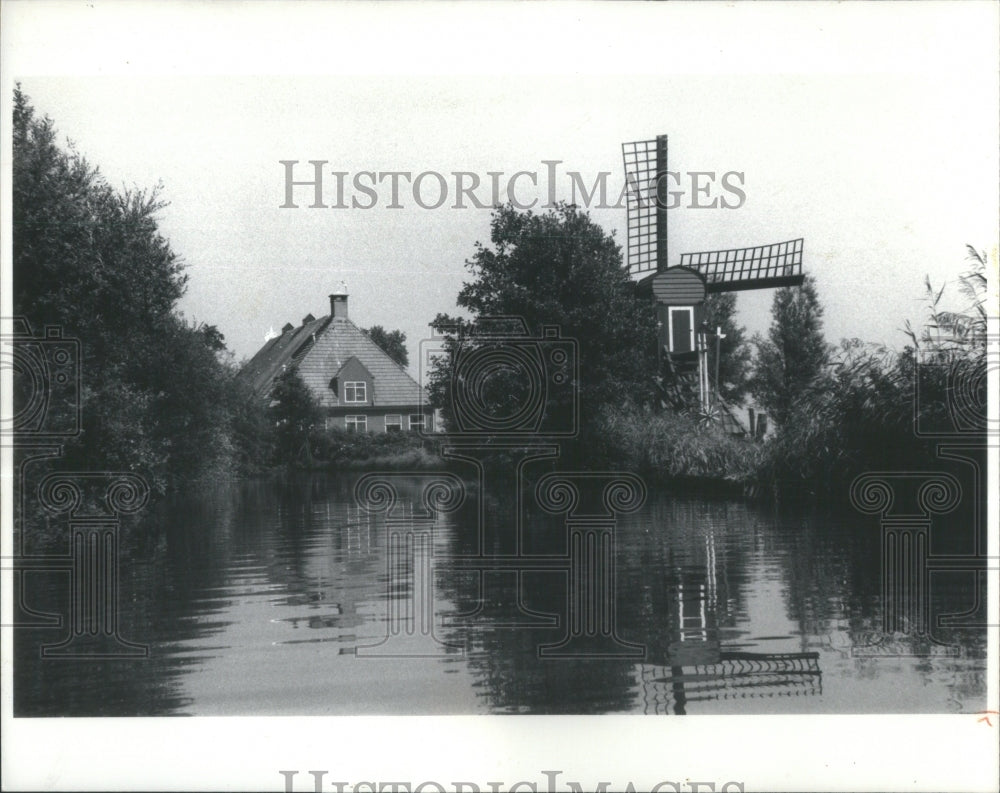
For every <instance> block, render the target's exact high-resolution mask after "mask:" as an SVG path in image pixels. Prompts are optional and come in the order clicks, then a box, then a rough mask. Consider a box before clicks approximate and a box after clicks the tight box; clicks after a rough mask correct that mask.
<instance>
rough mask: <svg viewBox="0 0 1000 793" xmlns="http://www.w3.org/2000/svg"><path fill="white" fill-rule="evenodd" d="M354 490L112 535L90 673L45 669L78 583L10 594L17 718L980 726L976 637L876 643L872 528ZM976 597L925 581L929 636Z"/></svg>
mask: <svg viewBox="0 0 1000 793" xmlns="http://www.w3.org/2000/svg"><path fill="white" fill-rule="evenodd" d="M360 476H361V475H359V474H355V475H350V476H348V475H340V476H335V475H301V476H293V477H289V478H285V479H281V480H268V481H251V482H242V483H234V484H232V485H225V486H220V487H218V488H216V489H214V490H213V491H212V492H210V493H201V494H198V495H192V496H188V497H186V498H175V499H172V500H169V501H167V502H162V503H159V504H157V505H155V506H153V507H150V508H148V510H147V513H148V514H146V513H144V514H142V516H141V518H140V519H138V520H136V521H133V522H130V523H126V524H125V525H123V526H122V528H121V529H120V530H119V537H118V542H119V545H118V575H117V587H118V588H117V592H116V593H114V598H113V600H114V601H115V602H114V604H113V610H114V615H113V616H114V618H113V619H112V617H111V616H107V615H106V616H107V619H105V621H104V622H103V623H102V625H103V629H110V628H111V627H113V628H114V631H115V632H116V633H115V635H113V636H111V637H110V639H109V641H106V642H104V644H103V645H102V646H103V647H104V650H103V651H102V655H103V657H77V656H75V655H74V654H73V653H72V652H69V653H65V652H61V651H59V649H58V648H61V649H62V650H65V649H66V648H67V647H70V648H72V646H73V643H72V642H69V644H67V639H68V638H72V636H71V631H72V625H73V624H74V623H73V620H72V619H71V609H72V608H73V607H74V601H73V599H72V598H71V596H70V593H71V592H72V591H73V590H72V588H71V580H72V579H71V572H70V571H68V570H66V569H62V568H60V566H59V565H53V566H52V567H51V569H45V567H44V565H41V566H39V565H36V566H35V569H32V570H30V571H25V572H23V573H22V574H21V577H20V579H19V583H23V595H22V600H21V606H23V608H24V609H27V611H28V612H29V614H30V615H35V616H33V617H30V618H28V619H27V621H31V620H32V619H33V620H34V621H35V622H44V621H45V619H43V617H39V616H38V615H50V621H51V622H52V623H53V624H51V625H42V626H40V627H19V628H17V629H16V631H15V653H16V658H15V670H14V673H15V692H14V693H15V713H16V715H20V716H42V715H79V716H97V715H116V716H128V715H172V714H177V715H341V714H472V713H578V714H599V713H633V714H659V715H683V714H744V713H800V714H808V713H955V712H975V711H978V710H982V709H983V708H985V707H986V706H985V695H986V679H985V635H984V631H982V630H977V629H972V628H958V629H944V628H938V627H935V628H934V629H933V631H932V633H933V638H932V640H930V641H928V640H926V639H921V638H914V637H913V634H912V632H910V633H908V634H898V635H893V636H885V635H883V633H882V625H883V622H882V620H883V603H882V587H881V582H882V578H881V561H880V560H881V542H882V541H881V534H880V529H879V524H878V520H877V518H875V517H872V516H866V515H860V514H858V513H854V512H825V511H821V510H817V509H812V510H807V511H803V510H792V509H786V510H776V509H775V508H772V507H762V506H759V505H756V504H754V503H750V502H746V501H743V500H720V499H709V498H701V497H691V496H685V495H683V494H677V493H666V492H657V491H656V490H654V489H650V490H649V492H648V493H646V495H645V501H644V503H643V504H642V506H641V507H639V508H638V509H636V510H634V511H626V510H622V511H619V512H614V511H612V512H611V513H608V512H607V510H606V509H605V510H604V512H603V515H604V516H603V517H596V518H595V517H594V516H600V515H601V514H602V508H601V504H602V503H603V504H604V505H605V507H606V506H607V504H608V503H609V502H607V500H606V499H605V500H603V501H602V498H603V496H602V497H598V498H592V499H589V500H588V498H587V495H588V494H587V493H586V492H584V493H583V496H584V497H583V498H582V500H579V503H576V505H575V507H572V506H569V507H568V506H567V504H566V503H565V501H563V502H562V504H561V507H565V508H566V509H563V511H562V513H560V509H559V508H558V507H560V503H557V502H559V499H560V498H562V497H563V496H565V492H563V493H562V495H560V491H559V490H558V488H557V489H555V490H553V491H552V493H551V494H550V496H551V497H550V498H549V500H548V502H547V509H546V508H543V507H544V506H545V505H544V504H543V505H541V506H540V505H539V503H535V502H536V499H534V498H533V497H531V496H532V494H533V493H535V492H536V491H535V490H533V489H532V488H530V487H526V488H523V490H525V491H526V492H527V495H526V496H525V497H524V498H523V499H522V500H521V502H520V504H519V505H518V500H517V499H516V498H515V497H513V495H512V494H511V493H509V492H506V491H505V492H502V493H501V492H500V491H501V490H503V488H498V489H497V492H496V493H495V494H491V493H490V492H487V491H485V490H483V489H482V488H481V487H477V486H475V485H473V484H469V483H467V482H466V483H465V484H462V485H459V486H457V487H456V486H455V481H457V480H454V479H452V478H450V477H448V476H447V475H444V481H443V484H442V485H441V486H440V487H438V489H437V491H436V495H435V496H434V497H432V498H430V500H429V501H428V499H427V496H426V493H427V492H428V491H427V483H428V481H430V480H432V479H434V477H435V476H436V475H433V474H422V475H419V476H412V477H401V476H392V477H389V479H390V480H391V484H390V486H389V490H388V491H386V490H385V489H384V488H383V489H381V490H379V489H378V488H375V489H371V490H368V491H366V494H367V495H366V496H365V498H364V499H362V501H361V505H359V498H360V496H359V494H360V493H361V490H360V489H359V488H361V487H362V485H363V486H367V485H370V484H371V483H372V481H373V480H372V478H371V477H370V476H369V478H368V479H366V480H365V481H364V482H363V483H361V485H359V481H358V480H359V477H360ZM587 487H589V485H587V483H586V482H585V483H584V485H583V488H582V489H583V491H586V490H587ZM594 487H595V488H596V487H598V485H596V484H595V485H594ZM459 491H461V492H459ZM513 492H514V493H516V488H515V489H514V491H513ZM387 493H388V495H387ZM591 495H592V494H591ZM590 501H593V502H594V503H593V504H591V503H590ZM612 502H613V503H612V504H611V505H612V506H615V504H617V502H614V499H612ZM428 503H429V504H431V506H432V507H433V508H432V509H428V508H427V504H428ZM363 506H364V507H365V508H362V507H363ZM618 506H621V504H618ZM626 506H627V507H629V505H626ZM632 506H634V505H632ZM553 507H557V508H555V509H554V508H553ZM629 508H631V507H629ZM608 514H612V518H611V519H608ZM65 542H66V540H65V538H63V539H58V540H56V539H53V540H52V543H51V545H52V548H56V551H58V548H57V546H58V544H59V543H65ZM52 548H50V550H52ZM62 553H65V550H63V551H62ZM975 577H976V574H975V573H974V572H973V573H969V572H961V571H960V572H957V573H954V574H950V575H935V576H934V577H933V578H932V584H933V586H932V587H931V588H930V597H929V604H928V608H929V619H930V622H931V624H934V625H937V622H938V617H940V616H942V615H948V614H962V613H967V612H970V613H971V612H975V610H976V608H977V591H976V581H975ZM59 615H62V616H61V617H60V616H59ZM109 626H110V627H109ZM83 638H84V639H86V638H87V637H86V636H84V637H83ZM104 638H105V639H108V638H109V637H104ZM135 645H139V646H140V647H138V648H137V647H136V646H135ZM78 646H79V647H81V648H83V651H84V652H89V650H88V648H89V647H90V645H88V644H87V643H86V642H82V643H78ZM53 647H55V648H57V651H56V652H52V650H51V648H53ZM108 647H111V648H112V650H114V649H115V648H118V650H117V651H113V652H110V653H109V652H107V648H108ZM44 648H50V649H49V650H45V649H44ZM142 648H145V650H143V649H142ZM116 653H117V655H116Z"/></svg>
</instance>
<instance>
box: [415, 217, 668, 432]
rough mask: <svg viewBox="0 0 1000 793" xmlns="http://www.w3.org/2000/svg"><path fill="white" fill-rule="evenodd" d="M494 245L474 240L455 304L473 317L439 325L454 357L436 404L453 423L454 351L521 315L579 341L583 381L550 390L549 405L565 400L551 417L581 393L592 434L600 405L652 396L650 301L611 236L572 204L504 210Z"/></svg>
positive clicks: (535, 328)
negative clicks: (496, 322)
mask: <svg viewBox="0 0 1000 793" xmlns="http://www.w3.org/2000/svg"><path fill="white" fill-rule="evenodd" d="M490 241H491V243H492V247H487V246H485V245H483V244H482V243H479V242H477V243H476V246H475V252H474V254H473V256H472V258H471V259H468V260H467V261H466V268H467V269H468V270H469V272H470V274H471V276H472V277H471V279H470V280H469V281H467V282H465V283H464V284H463V286H462V289H461V290H460V291H459V294H458V298H457V303H458V305H459V306H460V307H462V308H464V309H466V310H467V311H469V312H470V313H471V314H472V317H473V318H472V319H471V320H461V319H456V318H453V317H449V316H447V315H444V314H439V315H438V317H437V318H436V319H435V321H434V322H433V323H432V325H433V326H434V327H435V328H436V329H438V330H439V331H444V330H446V329H448V336H447V340H446V349H447V353H446V355H445V356H444V357H443V359H442V360H441V361H440V362H439V365H438V368H437V370H436V371H435V372H434V373H433V375H432V380H431V395H432V400H434V401H435V404H436V406H437V407H441V408H442V409H443V410H444V412H445V417H446V419H447V417H448V408H449V406H450V391H449V388H450V383H451V382H452V379H453V378H454V376H455V375H456V373H455V372H454V371H453V370H452V369H451V368H450V366H451V364H452V363H453V362H454V353H455V351H456V350H457V349H458V347H459V345H461V344H466V343H470V340H471V339H472V338H473V337H474V334H475V332H476V331H477V329H478V330H481V329H482V328H483V326H484V323H487V322H489V321H490V320H489V318H491V317H499V316H506V317H510V316H516V317H521V318H523V320H524V322H525V328H524V331H525V332H526V333H527V335H528V336H529V337H531V338H541V337H542V336H543V332H544V331H543V329H544V328H545V327H546V326H557V327H558V328H559V331H560V334H561V336H562V337H563V338H569V339H574V340H575V341H576V344H577V349H578V355H579V373H580V374H579V380H578V381H573V382H571V383H568V384H566V385H567V387H566V388H564V389H554V390H552V391H551V392H550V399H553V400H562V401H563V403H564V404H561V405H549V406H548V408H547V409H548V410H549V411H550V412H551V410H554V409H557V408H558V409H559V410H568V409H569V405H568V404H565V402H566V395H567V393H570V394H572V393H573V392H576V393H578V394H579V401H580V411H581V412H580V426H581V428H583V429H586V428H587V426H588V424H589V423H591V422H592V420H593V419H594V417H595V415H596V411H598V410H599V409H600V408H602V407H603V406H606V405H612V404H615V405H618V404H622V403H626V402H635V403H643V402H645V401H647V400H648V399H649V398H650V397H651V388H652V374H653V373H654V372H655V370H656V342H655V339H656V331H655V317H654V313H653V310H652V307H651V306H650V304H649V303H648V302H647V301H645V300H641V299H639V298H637V297H636V295H635V289H634V286H633V284H632V282H631V280H630V279H629V276H628V273H627V271H626V270H625V269H624V268H623V266H622V257H621V249H620V247H619V246H618V244H617V243H616V242H615V240H614V239H613V237H612V236H610V235H608V234H606V233H605V232H604V230H603V229H602V228H601V227H600V226H598V225H597V224H596V223H594V222H593V221H592V220H591V219H590V216H589V215H588V214H587V213H586V212H583V211H581V210H579V209H578V208H577V207H575V206H572V205H567V204H559V205H558V206H556V207H555V208H554V209H552V210H550V211H548V212H546V213H544V214H534V213H533V212H530V211H527V212H521V211H518V210H516V209H515V208H514V207H512V206H511V205H506V206H502V207H498V208H496V209H495V210H494V211H493V215H492V219H491V224H490ZM498 371H499V370H498ZM492 390H493V393H492V394H491V395H490V398H495V399H502V398H503V391H504V389H503V388H500V387H498V388H494V389H492ZM556 392H558V393H556ZM518 397H519V395H517V394H511V395H510V396H508V398H514V399H516V398H518ZM501 412H502V411H501Z"/></svg>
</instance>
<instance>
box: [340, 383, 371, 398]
mask: <svg viewBox="0 0 1000 793" xmlns="http://www.w3.org/2000/svg"><path fill="white" fill-rule="evenodd" d="M344 401H345V402H367V401H368V387H367V385H366V384H365V382H364V380H361V381H359V382H358V381H355V382H347V383H344Z"/></svg>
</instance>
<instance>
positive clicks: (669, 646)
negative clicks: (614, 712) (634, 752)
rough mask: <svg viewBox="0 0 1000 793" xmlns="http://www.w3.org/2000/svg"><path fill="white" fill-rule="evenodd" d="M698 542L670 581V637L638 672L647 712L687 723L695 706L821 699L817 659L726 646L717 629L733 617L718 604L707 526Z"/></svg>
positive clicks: (653, 647)
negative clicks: (736, 701)
mask: <svg viewBox="0 0 1000 793" xmlns="http://www.w3.org/2000/svg"><path fill="white" fill-rule="evenodd" d="M697 536H698V535H697V533H696V534H695V535H694V536H692V537H690V539H691V540H696V538H697ZM701 539H703V540H704V543H703V546H702V547H701V548H698V547H697V546H696V547H688V548H687V549H686V550H687V551H688V558H687V563H686V564H685V565H684V566H683V567H681V566H675V567H674V568H673V569H671V570H670V572H669V574H668V575H667V577H666V580H665V582H664V587H665V590H666V592H665V593H664V594H665V595H666V597H667V599H668V602H669V606H670V607H669V609H668V611H667V613H668V615H669V616H668V618H667V620H668V624H667V625H666V626H664V627H665V628H666V630H665V631H664V632H663V633H661V634H660V639H659V641H655V640H654V641H650V642H649V643H648V644H647V648H646V660H645V662H643V663H640V664H637V665H636V671H637V678H638V681H637V682H638V688H639V694H640V697H641V700H642V703H643V712H644V713H647V714H662V715H666V714H671V713H672V714H675V715H679V716H682V715H685V714H686V713H687V708H688V704H689V703H692V702H704V701H709V700H727V699H745V698H749V697H777V696H810V695H815V694H821V693H822V673H821V672H820V669H819V660H818V659H819V654H818V653H815V652H799V653H757V652H745V651H742V650H740V649H738V647H730V648H728V649H727V646H726V645H723V644H722V642H721V641H720V637H719V623H720V619H721V620H722V621H723V622H725V621H728V616H729V615H728V614H727V613H725V612H726V609H727V603H726V602H724V601H720V598H719V587H718V580H719V573H720V570H719V568H720V562H719V560H718V559H717V558H716V553H715V537H714V531H713V529H712V528H711V527H710V526H706V527H705V532H704V533H703V534H701ZM694 545H695V542H690V543H689V546H694ZM721 564H722V565H723V566H724V562H723V563H721ZM723 572H724V571H723Z"/></svg>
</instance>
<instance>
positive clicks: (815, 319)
mask: <svg viewBox="0 0 1000 793" xmlns="http://www.w3.org/2000/svg"><path fill="white" fill-rule="evenodd" d="M754 344H755V345H756V347H757V358H756V361H755V367H754V369H755V371H754V377H753V383H752V391H753V393H754V396H756V397H757V399H758V400H759V401H760V403H761V405H763V406H764V407H765V408H767V410H768V411H769V412H770V414H771V415H772V416H773V417H774V419H775V421H777V422H778V424H784V423H785V422H786V421H787V419H788V418H789V416H790V415H791V413H792V410H793V408H794V407H795V405H796V403H797V402H799V401H800V400H801V399H802V398H803V397H804V396H805V395H806V394H807V393H808V392H810V391H813V390H816V389H820V390H822V388H823V387H824V386H825V385H826V384H828V378H829V375H828V373H827V368H826V367H827V363H828V362H829V361H830V352H831V350H830V345H828V344H827V343H826V340H825V339H824V337H823V306H822V305H821V304H820V302H819V295H818V294H817V292H816V285H815V283H814V282H813V280H812V278H810V277H809V276H806V279H805V281H804V283H803V284H802V286H798V287H794V286H788V287H783V288H782V289H779V290H778V291H777V292H775V294H774V301H773V302H772V304H771V327H770V329H769V330H768V334H767V338H766V339H763V338H760V337H759V336H758V337H756V338H755V339H754Z"/></svg>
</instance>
